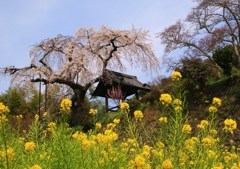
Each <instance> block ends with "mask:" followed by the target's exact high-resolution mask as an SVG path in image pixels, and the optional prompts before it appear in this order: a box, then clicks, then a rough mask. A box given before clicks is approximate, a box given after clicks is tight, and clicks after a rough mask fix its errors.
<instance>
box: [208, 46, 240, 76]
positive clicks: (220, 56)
mask: <svg viewBox="0 0 240 169" xmlns="http://www.w3.org/2000/svg"><path fill="white" fill-rule="evenodd" d="M212 57H213V59H214V61H215V62H216V63H217V64H218V65H219V66H220V67H221V68H222V69H223V73H224V74H225V75H228V76H230V75H231V71H232V68H233V66H237V65H236V63H237V60H236V57H234V49H233V47H232V46H225V47H224V48H222V49H218V50H216V51H215V52H214V53H213V56H212Z"/></svg>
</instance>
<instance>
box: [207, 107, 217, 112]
mask: <svg viewBox="0 0 240 169" xmlns="http://www.w3.org/2000/svg"><path fill="white" fill-rule="evenodd" d="M208 111H209V112H210V113H216V112H217V111H218V109H217V108H216V107H215V106H210V107H209V108H208Z"/></svg>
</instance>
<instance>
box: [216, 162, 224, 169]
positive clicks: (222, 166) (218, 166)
mask: <svg viewBox="0 0 240 169" xmlns="http://www.w3.org/2000/svg"><path fill="white" fill-rule="evenodd" d="M213 169H224V165H223V164H222V163H218V164H217V165H215V166H214V167H213Z"/></svg>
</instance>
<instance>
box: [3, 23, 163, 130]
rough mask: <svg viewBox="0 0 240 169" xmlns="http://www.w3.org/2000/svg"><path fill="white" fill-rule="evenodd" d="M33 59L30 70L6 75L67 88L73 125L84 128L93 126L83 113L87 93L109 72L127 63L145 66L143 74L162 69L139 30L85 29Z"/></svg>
mask: <svg viewBox="0 0 240 169" xmlns="http://www.w3.org/2000/svg"><path fill="white" fill-rule="evenodd" d="M30 55H31V57H32V61H31V65H30V66H28V67H24V68H14V67H10V68H6V69H5V72H4V73H10V74H11V75H13V78H14V80H17V81H19V80H24V79H25V80H31V81H32V82H44V83H45V84H48V83H51V84H62V85H64V86H65V87H66V88H65V89H66V91H69V92H71V94H72V101H73V106H72V114H71V123H72V124H73V125H75V124H77V123H80V124H81V125H84V126H86V125H88V123H89V121H88V119H89V118H88V113H86V112H85V113H84V112H83V109H84V99H85V95H86V92H87V90H88V89H89V87H90V86H91V85H92V84H94V83H95V82H97V81H99V79H100V78H104V70H105V69H106V68H108V69H115V70H122V71H123V70H124V69H125V66H124V63H126V62H127V63H128V64H130V65H131V66H141V67H142V68H143V70H146V69H148V68H151V69H153V68H156V66H158V60H157V58H156V56H155V55H154V53H153V51H152V48H151V44H150V43H149V39H148V32H146V31H143V30H138V29H135V28H132V29H131V30H114V29H111V28H107V27H105V26H103V27H101V29H100V30H95V29H93V28H81V29H79V30H78V31H77V33H76V35H75V36H62V35H59V36H57V37H55V38H52V39H46V40H43V41H42V42H40V43H38V44H36V45H34V47H33V48H32V49H31V51H30ZM124 61H125V62H124ZM102 74H103V76H101V75H102ZM69 89H71V90H69Z"/></svg>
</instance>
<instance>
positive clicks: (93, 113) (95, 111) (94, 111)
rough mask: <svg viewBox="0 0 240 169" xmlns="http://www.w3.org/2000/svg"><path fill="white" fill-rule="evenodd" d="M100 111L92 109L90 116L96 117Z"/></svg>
mask: <svg viewBox="0 0 240 169" xmlns="http://www.w3.org/2000/svg"><path fill="white" fill-rule="evenodd" d="M97 112H98V110H97V109H90V111H89V114H90V115H92V116H95V115H96V114H97Z"/></svg>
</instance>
